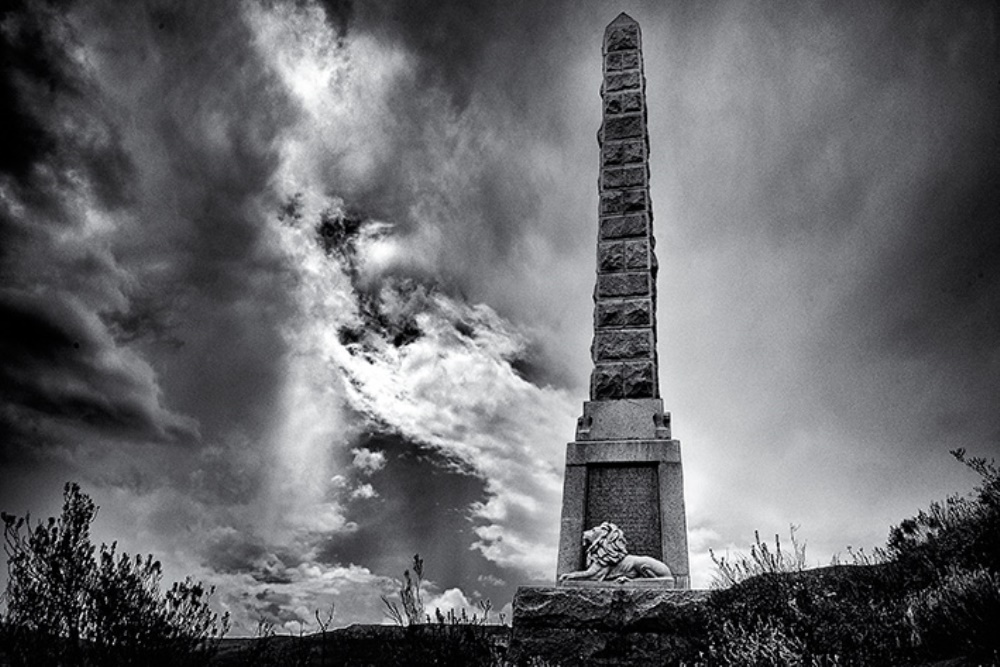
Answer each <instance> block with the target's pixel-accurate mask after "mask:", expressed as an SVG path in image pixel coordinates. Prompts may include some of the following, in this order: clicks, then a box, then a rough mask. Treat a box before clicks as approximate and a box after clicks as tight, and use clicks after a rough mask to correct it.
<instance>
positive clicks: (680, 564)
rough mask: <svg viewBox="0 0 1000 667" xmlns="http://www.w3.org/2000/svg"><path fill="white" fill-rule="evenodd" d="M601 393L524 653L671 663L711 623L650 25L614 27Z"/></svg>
mask: <svg viewBox="0 0 1000 667" xmlns="http://www.w3.org/2000/svg"><path fill="white" fill-rule="evenodd" d="M602 53H603V59H604V66H603V70H604V82H603V85H602V86H601V97H602V100H603V123H602V124H601V129H600V131H599V132H598V135H597V136H598V144H599V146H600V154H601V157H600V161H601V170H600V177H599V180H598V189H599V193H600V205H599V212H598V238H597V284H596V286H595V288H594V339H593V344H592V345H591V359H592V361H593V364H594V367H593V371H592V373H591V376H590V400H589V401H586V402H585V403H584V404H583V415H582V416H581V417H580V418H579V420H578V422H577V428H576V438H575V440H574V441H573V442H571V443H569V444H568V445H567V446H566V473H565V478H564V488H563V504H562V519H561V523H560V533H559V557H558V563H557V568H556V578H557V585H556V586H521V587H520V588H518V590H517V594H516V595H515V597H514V614H513V626H514V627H513V633H512V635H511V646H510V654H509V655H510V657H511V659H512V664H517V665H520V664H527V663H528V662H530V661H531V660H534V659H536V658H541V659H544V660H546V661H548V663H549V664H566V665H577V664H580V665H583V664H607V665H612V664H613V665H645V664H650V665H652V664H657V665H658V664H663V658H664V656H665V655H667V654H669V653H670V652H671V651H673V650H675V649H676V648H677V647H678V646H679V645H681V644H682V643H683V642H684V641H686V640H685V639H684V638H685V637H686V636H688V635H690V634H692V633H693V628H696V627H698V626H699V625H700V624H701V623H703V622H704V620H703V614H702V612H701V611H699V610H700V607H699V604H700V601H702V600H703V599H704V596H705V592H704V591H693V590H690V573H689V569H688V553H687V525H686V519H685V513H684V482H683V475H682V471H681V452H680V443H679V442H678V441H677V440H673V439H671V435H670V414H669V413H667V412H664V410H663V401H662V400H661V399H660V390H659V373H658V363H657V362H658V359H657V351H656V268H657V264H656V255H655V254H654V239H653V227H652V224H653V212H652V207H651V205H650V198H649V139H648V136H647V131H646V92H645V85H646V82H645V77H644V74H643V62H642V35H641V32H640V30H639V24H638V23H636V22H635V21H634V20H633V19H632V18H631V17H629V16H628V15H627V14H620V15H619V16H618V18H616V19H615V20H614V21H612V22H611V23H610V24H609V25H608V27H607V28H606V30H605V32H604V47H603V52H602Z"/></svg>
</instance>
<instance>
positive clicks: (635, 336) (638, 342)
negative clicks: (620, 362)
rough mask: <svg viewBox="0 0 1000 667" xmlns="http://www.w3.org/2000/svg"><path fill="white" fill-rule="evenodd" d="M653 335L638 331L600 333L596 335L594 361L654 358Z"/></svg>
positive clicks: (641, 330)
mask: <svg viewBox="0 0 1000 667" xmlns="http://www.w3.org/2000/svg"><path fill="white" fill-rule="evenodd" d="M652 338H653V336H652V333H651V332H649V331H648V330H645V329H639V330H636V331H629V330H625V331H598V332H597V333H596V334H595V335H594V342H595V345H594V360H595V361H611V360H614V359H641V358H643V357H652V355H653V349H652V348H653V345H652V343H653V341H652Z"/></svg>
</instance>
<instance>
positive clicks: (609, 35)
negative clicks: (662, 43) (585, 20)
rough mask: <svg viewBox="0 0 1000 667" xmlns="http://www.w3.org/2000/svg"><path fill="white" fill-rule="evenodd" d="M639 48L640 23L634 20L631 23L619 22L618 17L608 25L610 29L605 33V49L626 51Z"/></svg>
mask: <svg viewBox="0 0 1000 667" xmlns="http://www.w3.org/2000/svg"><path fill="white" fill-rule="evenodd" d="M629 20H631V19H629ZM616 24H617V25H616ZM638 48H639V25H638V24H637V23H636V22H635V21H632V23H631V24H629V23H626V22H624V21H623V22H622V23H620V24H618V22H617V19H616V20H615V21H613V22H612V23H611V25H609V26H608V31H607V32H606V33H605V35H604V50H605V51H608V52H610V51H624V50H626V49H638Z"/></svg>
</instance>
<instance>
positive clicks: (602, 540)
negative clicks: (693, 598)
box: [559, 521, 673, 583]
mask: <svg viewBox="0 0 1000 667" xmlns="http://www.w3.org/2000/svg"><path fill="white" fill-rule="evenodd" d="M583 545H584V548H585V549H586V550H587V569H586V570H578V571H576V572H566V573H564V574H562V575H561V576H560V577H559V581H561V582H562V581H570V580H573V579H589V580H592V581H617V582H619V583H622V582H625V581H629V580H630V579H664V580H666V579H670V580H673V575H672V574H671V572H670V568H669V567H667V565H666V563H664V562H662V561H659V560H656V559H655V558H652V557H650V556H635V555H632V554H630V553H628V549H627V548H626V546H625V534H624V533H622V531H621V528H619V527H618V526H616V525H615V524H613V523H609V522H607V521H605V522H604V523H602V524H601V525H600V526H595V527H593V528H591V529H590V530H588V531H586V532H584V534H583Z"/></svg>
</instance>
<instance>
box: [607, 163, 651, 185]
mask: <svg viewBox="0 0 1000 667" xmlns="http://www.w3.org/2000/svg"><path fill="white" fill-rule="evenodd" d="M603 178H604V181H603V183H602V185H603V186H604V187H606V188H634V187H638V186H640V185H645V184H646V167H626V168H624V169H605V170H604V175H603Z"/></svg>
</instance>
